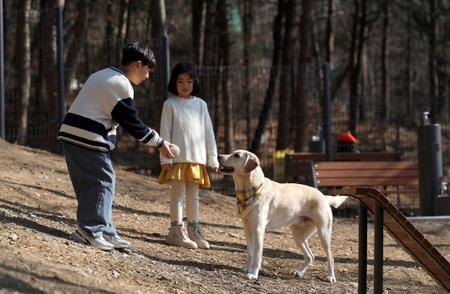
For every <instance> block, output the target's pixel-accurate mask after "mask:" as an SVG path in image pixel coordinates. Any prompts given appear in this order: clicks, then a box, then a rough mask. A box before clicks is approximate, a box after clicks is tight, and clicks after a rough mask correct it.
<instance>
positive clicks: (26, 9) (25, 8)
mask: <svg viewBox="0 0 450 294" xmlns="http://www.w3.org/2000/svg"><path fill="white" fill-rule="evenodd" d="M30 10H31V0H19V20H18V21H17V35H16V37H17V41H16V48H17V50H16V54H17V55H18V56H17V58H16V60H17V62H18V64H17V69H18V70H20V72H19V74H18V75H17V85H19V88H18V91H17V93H18V98H19V99H17V103H16V105H15V108H16V109H15V111H14V113H15V114H16V117H15V120H14V121H15V122H16V123H17V143H18V144H21V145H24V144H25V143H26V135H27V124H28V105H29V104H30V89H31V76H30V68H31V51H30Z"/></svg>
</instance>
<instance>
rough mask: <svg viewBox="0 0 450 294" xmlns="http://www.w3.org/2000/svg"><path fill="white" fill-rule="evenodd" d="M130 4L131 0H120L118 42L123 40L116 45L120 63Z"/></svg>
mask: <svg viewBox="0 0 450 294" xmlns="http://www.w3.org/2000/svg"><path fill="white" fill-rule="evenodd" d="M129 4H130V0H120V9H119V24H118V26H117V42H121V43H119V44H117V47H116V54H115V56H116V63H117V65H119V64H120V59H121V56H122V45H124V44H123V43H124V39H125V36H126V33H127V23H128V6H129Z"/></svg>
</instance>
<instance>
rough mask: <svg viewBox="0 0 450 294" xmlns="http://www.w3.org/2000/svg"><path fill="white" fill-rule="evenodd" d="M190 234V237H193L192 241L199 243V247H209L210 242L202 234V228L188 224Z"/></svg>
mask: <svg viewBox="0 0 450 294" xmlns="http://www.w3.org/2000/svg"><path fill="white" fill-rule="evenodd" d="M188 234H189V239H191V240H192V241H194V242H195V243H197V247H198V248H202V249H209V243H208V241H206V240H205V238H204V237H203V234H202V231H201V230H200V228H194V227H190V226H188Z"/></svg>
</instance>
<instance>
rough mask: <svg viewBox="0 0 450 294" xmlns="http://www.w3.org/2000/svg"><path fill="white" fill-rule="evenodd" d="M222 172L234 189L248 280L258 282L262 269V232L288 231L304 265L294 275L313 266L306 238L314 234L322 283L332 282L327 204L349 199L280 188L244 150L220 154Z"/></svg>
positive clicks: (297, 187) (296, 187)
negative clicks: (323, 262)
mask: <svg viewBox="0 0 450 294" xmlns="http://www.w3.org/2000/svg"><path fill="white" fill-rule="evenodd" d="M219 163H220V169H219V170H220V172H221V173H222V174H225V175H231V176H232V177H233V180H234V184H235V189H236V200H237V207H238V213H239V216H240V217H241V219H242V223H243V226H244V233H245V238H246V241H247V253H248V259H247V265H246V267H245V268H243V269H242V271H244V272H246V273H247V278H248V279H257V278H258V273H259V270H260V268H261V258H262V252H263V241H264V232H265V231H271V230H275V229H277V228H281V227H284V226H286V225H289V226H290V229H291V232H292V236H293V238H294V241H295V243H296V244H297V246H298V247H300V249H301V250H302V251H303V254H304V258H305V262H304V263H303V264H302V265H301V266H300V268H298V269H296V270H294V271H293V274H294V275H296V276H300V277H302V276H303V275H304V274H305V271H306V269H307V268H308V266H309V265H310V264H311V263H312V262H313V260H314V255H313V253H312V252H311V249H310V248H309V246H308V239H309V238H310V237H311V236H312V235H313V234H314V233H315V232H316V231H317V232H318V237H319V239H320V242H321V244H322V247H323V250H324V251H325V253H326V255H327V259H328V275H327V277H326V280H327V281H329V282H331V283H333V282H336V277H335V276H334V259H333V255H332V254H331V249H330V245H331V244H330V243H331V227H332V222H333V214H332V211H331V208H330V205H332V206H334V207H336V208H337V207H339V206H340V205H341V204H342V203H343V202H344V201H345V200H346V199H347V196H325V195H323V194H322V193H321V192H320V191H319V190H317V189H315V188H312V187H309V186H305V185H301V184H293V183H292V184H280V183H277V182H273V181H271V180H270V179H268V178H266V177H264V173H263V171H262V169H261V167H260V165H259V159H258V157H257V156H256V155H255V154H253V153H251V152H249V151H246V150H236V151H234V152H233V153H231V154H220V155H219Z"/></svg>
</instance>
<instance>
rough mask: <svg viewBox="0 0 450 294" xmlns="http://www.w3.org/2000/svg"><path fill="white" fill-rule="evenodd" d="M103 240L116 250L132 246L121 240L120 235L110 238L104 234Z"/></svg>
mask: <svg viewBox="0 0 450 294" xmlns="http://www.w3.org/2000/svg"><path fill="white" fill-rule="evenodd" d="M103 238H104V239H105V240H106V242H108V243H111V244H112V245H113V246H114V248H116V249H122V248H129V247H130V245H131V243H130V242H128V241H125V240H124V239H122V238H120V237H119V235H115V236H110V235H106V234H103Z"/></svg>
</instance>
